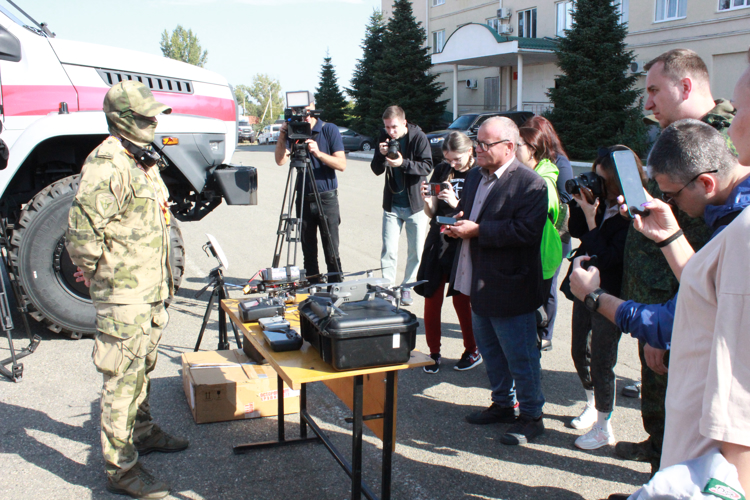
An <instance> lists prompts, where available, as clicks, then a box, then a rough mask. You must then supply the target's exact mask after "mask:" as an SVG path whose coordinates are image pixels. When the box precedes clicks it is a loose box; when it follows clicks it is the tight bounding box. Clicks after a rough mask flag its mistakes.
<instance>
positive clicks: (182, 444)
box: [134, 424, 190, 455]
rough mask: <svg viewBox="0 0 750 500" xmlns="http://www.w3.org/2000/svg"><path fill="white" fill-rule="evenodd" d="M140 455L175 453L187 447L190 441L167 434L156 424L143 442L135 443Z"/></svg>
mask: <svg viewBox="0 0 750 500" xmlns="http://www.w3.org/2000/svg"><path fill="white" fill-rule="evenodd" d="M134 444H135V449H136V450H138V454H139V455H148V454H149V453H151V452H154V451H158V452H161V453H175V452H178V451H182V450H185V449H187V447H188V446H190V442H189V441H188V440H187V439H182V438H179V437H176V436H172V435H171V434H167V433H166V432H164V431H163V430H161V428H160V427H159V426H158V425H156V424H154V428H153V430H152V431H151V434H150V435H149V436H148V437H147V438H146V439H145V440H144V441H142V442H138V443H134Z"/></svg>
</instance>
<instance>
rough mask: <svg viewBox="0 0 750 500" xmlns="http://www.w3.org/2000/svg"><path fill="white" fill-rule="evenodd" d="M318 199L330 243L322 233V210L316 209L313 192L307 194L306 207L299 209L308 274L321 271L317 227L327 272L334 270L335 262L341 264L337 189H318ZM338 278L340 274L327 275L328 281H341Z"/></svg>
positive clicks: (333, 271)
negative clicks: (325, 220) (302, 209)
mask: <svg viewBox="0 0 750 500" xmlns="http://www.w3.org/2000/svg"><path fill="white" fill-rule="evenodd" d="M300 198H301V197H300V196H299V194H298V195H297V217H299V215H300V206H301V205H300V201H301V200H300ZM320 203H321V209H322V210H323V215H325V217H326V218H327V219H328V230H329V231H330V245H329V242H328V241H327V240H326V238H325V236H324V235H323V227H322V224H323V222H322V220H321V214H320V213H319V211H318V206H317V205H316V203H315V197H314V196H313V195H312V194H308V195H307V196H305V203H304V205H305V210H304V211H303V212H302V229H301V235H300V236H301V240H302V241H301V243H302V258H303V261H304V265H305V271H306V272H307V276H313V275H317V274H320V268H319V267H318V228H320V231H321V233H320V235H321V239H322V242H323V254H324V255H325V259H326V267H327V268H328V272H329V273H336V264H337V263H338V265H339V268H340V267H341V259H340V258H339V224H340V223H341V214H340V212H339V198H338V193H337V191H336V190H335V189H334V190H332V191H325V192H322V193H320ZM331 246H332V247H333V248H331ZM341 279H342V277H341V276H339V275H338V274H332V275H329V276H328V281H329V282H331V283H333V282H338V281H341ZM310 281H311V282H312V283H317V282H318V281H320V279H318V278H312V279H311V280H310Z"/></svg>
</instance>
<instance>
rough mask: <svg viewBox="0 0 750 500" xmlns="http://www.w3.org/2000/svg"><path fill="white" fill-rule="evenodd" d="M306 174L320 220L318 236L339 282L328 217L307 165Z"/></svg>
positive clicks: (337, 262) (336, 259)
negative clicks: (332, 263) (325, 248)
mask: <svg viewBox="0 0 750 500" xmlns="http://www.w3.org/2000/svg"><path fill="white" fill-rule="evenodd" d="M307 172H308V173H309V174H310V183H311V184H312V190H313V193H314V195H315V205H316V206H317V207H318V217H319V218H320V236H321V239H322V240H323V245H324V246H325V247H327V249H328V251H329V252H330V255H331V258H332V259H333V261H334V268H335V269H336V272H337V273H338V275H339V276H338V278H339V280H341V279H342V278H343V277H342V275H341V265H340V264H339V258H338V255H337V252H336V248H334V246H333V241H331V230H330V228H329V226H328V217H327V216H326V214H325V212H323V202H322V201H321V199H320V191H318V184H317V183H316V182H315V174H314V173H313V171H312V168H311V167H310V166H309V165H308V167H307Z"/></svg>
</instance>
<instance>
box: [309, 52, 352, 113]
mask: <svg viewBox="0 0 750 500" xmlns="http://www.w3.org/2000/svg"><path fill="white" fill-rule="evenodd" d="M323 61H324V62H323V66H322V68H321V70H320V84H319V85H318V88H316V89H315V109H320V110H322V111H323V114H322V115H321V119H322V120H323V121H326V122H330V123H334V124H336V125H341V126H344V125H346V124H347V123H346V105H347V103H346V99H344V94H343V93H342V92H341V89H340V88H339V82H338V80H337V79H336V70H335V69H334V68H333V64H331V58H330V56H329V55H328V54H326V57H325V58H324V59H323Z"/></svg>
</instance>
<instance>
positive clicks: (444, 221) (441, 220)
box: [435, 215, 456, 226]
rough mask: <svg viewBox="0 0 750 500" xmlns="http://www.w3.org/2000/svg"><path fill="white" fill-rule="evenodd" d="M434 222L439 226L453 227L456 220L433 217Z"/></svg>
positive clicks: (439, 216)
mask: <svg viewBox="0 0 750 500" xmlns="http://www.w3.org/2000/svg"><path fill="white" fill-rule="evenodd" d="M435 222H437V223H438V224H440V225H441V226H455V225H456V218H455V217H443V216H442V215H438V216H437V217H435Z"/></svg>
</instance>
